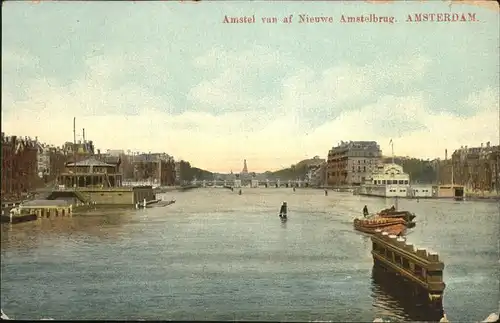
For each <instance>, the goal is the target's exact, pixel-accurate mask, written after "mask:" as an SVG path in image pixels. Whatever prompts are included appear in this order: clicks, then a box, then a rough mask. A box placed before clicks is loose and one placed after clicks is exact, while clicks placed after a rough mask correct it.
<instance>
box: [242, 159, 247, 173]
mask: <svg viewBox="0 0 500 323" xmlns="http://www.w3.org/2000/svg"><path fill="white" fill-rule="evenodd" d="M241 173H242V174H248V168H247V160H246V159H244V160H243V170H242V171H241Z"/></svg>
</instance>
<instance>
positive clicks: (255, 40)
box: [2, 1, 500, 172]
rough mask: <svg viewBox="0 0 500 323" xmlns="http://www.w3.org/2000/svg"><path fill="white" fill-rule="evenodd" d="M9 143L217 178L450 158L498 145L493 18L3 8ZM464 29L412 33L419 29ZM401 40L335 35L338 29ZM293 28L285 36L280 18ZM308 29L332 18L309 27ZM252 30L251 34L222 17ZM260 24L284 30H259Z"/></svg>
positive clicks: (388, 7)
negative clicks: (363, 143)
mask: <svg viewBox="0 0 500 323" xmlns="http://www.w3.org/2000/svg"><path fill="white" fill-rule="evenodd" d="M2 9H3V10H2V131H3V132H5V133H6V134H8V135H22V136H30V137H38V139H39V140H40V141H42V142H46V143H49V144H53V145H56V146H57V145H61V144H63V143H64V142H66V141H72V140H73V117H76V129H77V140H79V139H81V138H82V136H81V132H82V128H85V133H86V139H87V140H89V139H90V140H93V141H94V143H95V145H96V147H97V148H100V149H101V151H106V150H107V149H123V150H125V151H127V150H130V151H137V152H150V151H151V152H166V153H169V154H170V155H173V156H174V157H175V158H176V159H185V160H188V161H190V162H191V164H192V165H194V166H196V167H200V168H204V169H208V170H211V171H216V172H229V171H231V170H233V171H235V172H239V171H241V169H242V167H243V159H246V160H247V163H248V169H249V171H255V172H260V171H265V170H274V169H280V168H282V167H289V166H290V165H291V164H293V163H296V162H298V161H300V160H303V159H306V158H312V157H313V156H315V155H318V156H320V157H322V158H326V156H327V154H328V150H329V149H331V147H333V146H337V144H338V143H339V142H340V141H341V140H343V141H348V140H375V141H377V142H378V143H379V145H380V146H381V149H382V151H383V153H384V154H385V155H390V154H391V146H390V144H389V141H390V140H391V139H393V143H394V153H395V154H396V155H398V156H413V157H420V158H431V159H432V158H437V157H439V158H444V150H445V149H448V153H449V154H451V152H453V150H455V149H457V148H460V146H465V145H468V146H469V147H472V146H479V145H480V144H481V143H486V142H487V141H490V142H491V144H492V145H493V144H498V141H499V136H500V135H499V121H500V115H499V99H498V96H499V90H500V86H499V58H498V57H499V27H500V26H499V15H498V11H495V10H491V9H487V8H482V7H479V6H473V5H468V4H453V5H450V2H449V1H448V2H439V1H435V2H420V1H412V2H409V3H408V2H406V3H404V2H399V3H382V4H373V3H355V2H347V3H335V2H325V1H321V2H314V3H311V2H308V3H304V2H264V1H259V2H255V1H254V2H238V1H221V2H203V1H201V2H120V1H115V2H113V1H110V2H104V1H103V2H90V1H88V2H72V3H70V2H41V3H36V2H4V3H3V8H2ZM454 12H458V13H462V12H465V13H469V12H471V13H476V16H477V18H478V20H479V21H478V22H471V23H464V22H462V23H431V22H427V23H406V22H405V20H406V17H407V15H408V14H414V13H454ZM371 13H373V14H376V15H384V16H388V15H392V16H395V17H396V20H397V22H396V23H394V24H371V23H364V24H359V23H358V24H355V23H353V24H342V23H340V22H339V19H340V17H341V15H350V16H356V15H361V14H371ZM290 14H293V18H292V19H293V20H292V23H282V22H281V21H282V18H283V17H285V16H289V15H290ZM299 14H308V15H310V16H319V15H322V16H332V17H333V18H334V23H332V24H300V23H298V15H299ZM225 15H228V16H230V17H236V16H244V15H248V16H251V15H255V17H256V20H257V21H256V23H255V24H224V23H223V19H224V16H225ZM262 17H277V18H278V19H279V21H280V22H279V23H277V24H264V23H262V22H261V21H260V19H261V18H262Z"/></svg>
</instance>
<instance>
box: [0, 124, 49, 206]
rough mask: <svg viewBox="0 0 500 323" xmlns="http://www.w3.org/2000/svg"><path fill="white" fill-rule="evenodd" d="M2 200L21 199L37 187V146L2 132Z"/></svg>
mask: <svg viewBox="0 0 500 323" xmlns="http://www.w3.org/2000/svg"><path fill="white" fill-rule="evenodd" d="M1 140H2V184H1V185H2V190H1V196H2V200H9V199H13V198H21V196H22V195H25V194H27V193H29V192H30V191H32V190H34V189H36V188H37V187H39V186H40V185H41V183H42V181H41V179H40V177H39V176H38V144H37V141H36V140H32V139H31V138H28V137H17V136H5V134H4V133H3V132H2V135H1Z"/></svg>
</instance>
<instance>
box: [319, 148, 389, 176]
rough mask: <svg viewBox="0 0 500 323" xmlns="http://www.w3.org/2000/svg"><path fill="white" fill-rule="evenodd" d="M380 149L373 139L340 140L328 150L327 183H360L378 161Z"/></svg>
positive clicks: (380, 153)
mask: <svg viewBox="0 0 500 323" xmlns="http://www.w3.org/2000/svg"><path fill="white" fill-rule="evenodd" d="M381 157H382V151H381V150H380V146H379V145H378V144H377V142H375V141H349V142H343V141H342V142H341V143H340V144H339V145H338V146H337V147H333V148H332V149H330V151H329V152H328V159H327V166H326V172H327V176H326V177H327V185H329V186H337V185H360V184H361V183H364V182H365V180H366V179H367V178H368V177H370V176H371V173H372V171H373V170H374V169H375V167H376V166H377V165H378V164H379V163H380V160H381Z"/></svg>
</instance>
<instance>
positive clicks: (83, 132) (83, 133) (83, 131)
mask: <svg viewBox="0 0 500 323" xmlns="http://www.w3.org/2000/svg"><path fill="white" fill-rule="evenodd" d="M82 135H83V143H85V128H83V129H82Z"/></svg>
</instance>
